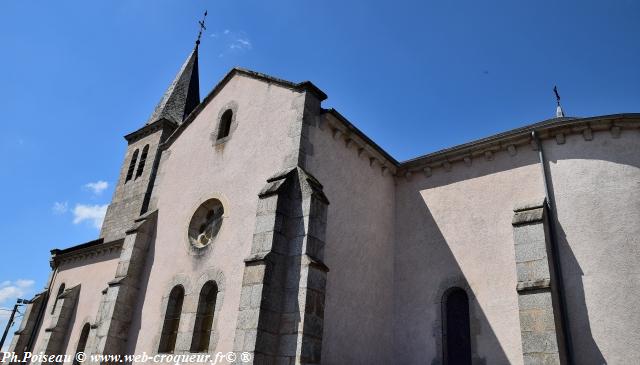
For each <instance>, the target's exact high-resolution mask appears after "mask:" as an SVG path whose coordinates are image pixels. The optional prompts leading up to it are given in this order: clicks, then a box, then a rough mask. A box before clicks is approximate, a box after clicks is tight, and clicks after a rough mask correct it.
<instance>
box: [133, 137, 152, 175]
mask: <svg viewBox="0 0 640 365" xmlns="http://www.w3.org/2000/svg"><path fill="white" fill-rule="evenodd" d="M148 155H149V144H148V143H147V144H146V145H144V147H143V148H142V153H141V154H140V160H139V161H138V166H137V167H136V169H135V170H136V173H135V177H134V178H133V180H138V178H139V177H141V176H142V173H143V172H144V168H145V165H146V163H147V157H148Z"/></svg>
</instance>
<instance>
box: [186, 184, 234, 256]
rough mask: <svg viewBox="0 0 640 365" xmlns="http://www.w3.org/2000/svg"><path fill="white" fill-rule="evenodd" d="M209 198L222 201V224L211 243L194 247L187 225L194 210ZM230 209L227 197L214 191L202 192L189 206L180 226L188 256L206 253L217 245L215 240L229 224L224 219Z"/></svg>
mask: <svg viewBox="0 0 640 365" xmlns="http://www.w3.org/2000/svg"><path fill="white" fill-rule="evenodd" d="M211 199H217V200H219V201H220V203H222V208H223V213H222V225H221V226H220V230H218V234H217V235H216V237H215V238H214V239H213V240H212V241H211V243H209V244H208V245H206V246H202V247H196V246H194V245H192V244H191V240H190V238H189V226H190V224H191V218H192V217H193V214H194V213H195V211H196V210H197V209H198V208H200V206H201V205H202V204H204V203H205V202H206V201H208V200H211ZM230 210H231V205H230V204H229V200H228V199H227V197H226V196H225V195H224V194H222V193H221V192H218V191H215V192H212V193H208V194H204V195H201V196H200V197H199V198H198V199H197V200H196V203H194V204H193V205H192V206H191V209H189V211H188V213H187V214H188V215H187V217H186V218H184V222H185V223H184V226H183V228H182V231H183V232H184V236H183V237H184V243H183V244H184V246H185V249H186V250H187V253H189V255H190V256H203V255H205V254H207V253H209V252H210V251H212V250H213V249H214V247H215V246H217V242H218V241H219V237H220V236H222V234H223V233H224V232H225V230H226V229H225V227H226V226H228V225H229V224H228V223H227V224H225V221H227V220H228V218H229V216H230Z"/></svg>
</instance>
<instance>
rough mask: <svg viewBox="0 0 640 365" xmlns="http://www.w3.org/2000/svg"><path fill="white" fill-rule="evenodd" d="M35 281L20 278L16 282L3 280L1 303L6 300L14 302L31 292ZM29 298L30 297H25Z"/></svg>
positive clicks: (0, 294) (0, 286)
mask: <svg viewBox="0 0 640 365" xmlns="http://www.w3.org/2000/svg"><path fill="white" fill-rule="evenodd" d="M34 283H35V281H33V280H26V279H20V280H16V281H15V282H11V281H8V280H7V281H3V282H2V284H0V303H2V302H5V301H10V302H13V301H15V300H16V299H17V298H22V297H24V296H26V295H27V294H31V291H32V289H33V284H34ZM25 299H29V298H25Z"/></svg>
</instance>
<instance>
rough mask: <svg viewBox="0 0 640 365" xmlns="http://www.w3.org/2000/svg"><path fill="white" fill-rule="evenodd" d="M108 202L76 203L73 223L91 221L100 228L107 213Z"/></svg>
mask: <svg viewBox="0 0 640 365" xmlns="http://www.w3.org/2000/svg"><path fill="white" fill-rule="evenodd" d="M107 206H108V204H104V205H84V204H76V206H75V208H73V223H74V224H78V223H81V222H83V221H89V222H91V223H92V224H93V226H94V227H96V228H98V229H100V227H101V226H102V221H103V220H104V215H105V214H106V213H107Z"/></svg>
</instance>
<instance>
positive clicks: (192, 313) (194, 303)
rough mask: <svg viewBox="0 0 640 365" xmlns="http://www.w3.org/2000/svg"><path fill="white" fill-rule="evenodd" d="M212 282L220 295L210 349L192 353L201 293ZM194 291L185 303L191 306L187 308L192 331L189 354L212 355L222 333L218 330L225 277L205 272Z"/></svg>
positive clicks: (213, 272)
mask: <svg viewBox="0 0 640 365" xmlns="http://www.w3.org/2000/svg"><path fill="white" fill-rule="evenodd" d="M210 281H213V282H214V283H216V285H217V286H218V295H217V296H216V307H215V309H214V311H213V324H212V331H211V337H210V338H209V348H208V350H207V352H191V342H192V341H193V330H194V328H195V324H196V314H197V311H198V302H199V299H200V291H201V290H202V288H203V287H204V285H205V284H206V283H208V282H210ZM194 288H195V289H197V290H194V291H193V292H192V293H191V295H190V296H189V298H185V302H187V301H188V303H189V305H188V306H187V310H188V311H189V312H188V318H189V323H188V325H189V327H190V329H191V332H190V334H191V336H190V337H189V349H188V351H189V353H195V354H199V353H208V354H212V353H214V352H215V350H216V347H217V346H218V340H219V339H220V331H219V330H218V321H219V319H220V311H221V310H222V303H223V302H224V291H225V277H224V274H223V273H222V271H220V270H218V269H215V268H210V269H208V270H207V271H205V272H204V273H203V274H202V275H200V277H199V278H198V279H197V280H196V281H195V284H194Z"/></svg>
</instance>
